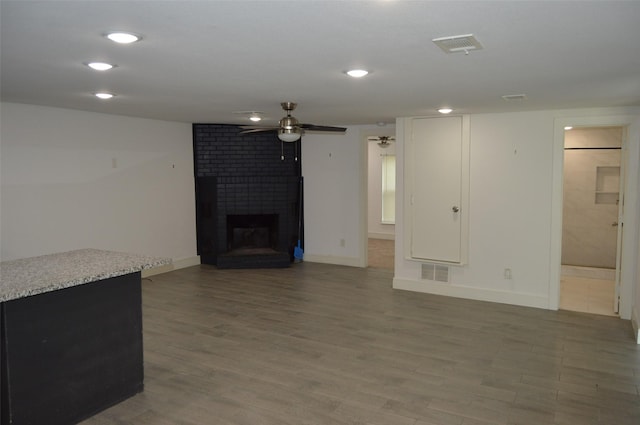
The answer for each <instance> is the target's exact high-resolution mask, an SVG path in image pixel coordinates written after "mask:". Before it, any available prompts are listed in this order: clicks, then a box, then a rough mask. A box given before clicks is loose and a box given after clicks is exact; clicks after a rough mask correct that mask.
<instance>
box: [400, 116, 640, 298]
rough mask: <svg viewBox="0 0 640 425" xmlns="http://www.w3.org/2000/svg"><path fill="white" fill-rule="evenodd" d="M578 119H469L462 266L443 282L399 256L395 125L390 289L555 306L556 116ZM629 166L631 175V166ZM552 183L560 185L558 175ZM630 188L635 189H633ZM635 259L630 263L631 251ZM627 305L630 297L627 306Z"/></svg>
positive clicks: (634, 235)
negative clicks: (507, 275) (466, 252)
mask: <svg viewBox="0 0 640 425" xmlns="http://www.w3.org/2000/svg"><path fill="white" fill-rule="evenodd" d="M614 112H615V111H614ZM585 113H586V112H585V111H581V110H578V111H563V112H562V113H559V112H555V111H538V112H522V113H502V114H478V115H472V116H471V117H470V140H471V153H470V210H469V214H470V215H469V229H470V230H469V261H468V264H467V265H464V266H451V267H450V283H440V282H433V281H428V280H422V279H421V276H420V272H421V263H419V262H416V261H411V260H407V259H406V258H405V257H406V255H405V253H404V252H403V246H404V245H405V244H404V237H405V236H404V230H405V229H404V225H405V223H404V222H403V217H404V203H403V201H402V199H403V197H404V196H405V193H404V190H403V186H404V176H403V172H404V158H403V155H404V149H403V142H402V138H403V136H404V135H403V134H401V133H402V132H403V129H402V125H401V124H402V123H401V122H399V123H397V124H396V128H397V132H398V142H397V146H396V149H397V158H398V160H397V161H398V163H397V165H398V174H399V175H398V192H397V194H396V195H397V197H398V202H397V203H396V258H395V264H396V269H395V277H394V283H393V284H394V287H395V288H399V289H408V290H414V291H419V292H429V293H438V294H443V295H451V296H459V297H464V298H472V299H481V300H488V301H495V302H505V303H511V304H518V305H526V306H534V307H542V308H552V309H554V308H557V299H558V293H557V292H558V284H559V273H556V272H557V271H559V267H560V247H559V241H560V240H561V236H558V235H556V234H555V233H554V232H556V233H557V232H558V230H561V227H559V228H556V222H557V220H555V219H554V214H555V215H556V216H557V213H555V212H554V211H555V210H556V209H557V205H558V204H557V201H558V199H557V193H558V189H559V190H560V192H559V193H560V198H559V200H560V208H561V201H562V199H561V190H562V189H561V187H560V188H557V187H555V186H556V185H558V183H557V182H558V180H557V178H556V177H557V176H556V174H557V173H558V169H557V167H556V160H557V158H556V157H557V156H558V155H557V153H555V132H556V127H555V125H556V117H557V116H558V115H564V116H571V115H572V114H575V115H581V114H585ZM609 113H611V112H609ZM618 113H628V111H624V110H620V111H618ZM634 113H635V114H637V111H635V112H634ZM639 142H640V140H635V141H633V143H636V144H638V143H639ZM559 155H560V156H561V155H562V151H561V150H560V154H559ZM630 166H631V167H632V168H634V169H635V173H636V174H634V175H635V176H637V168H638V160H637V159H635V160H634V163H633V164H630ZM560 171H561V166H560ZM636 179H637V177H636ZM559 181H560V185H561V181H562V180H561V176H560V180H559ZM634 187H635V190H637V185H634ZM634 202H635V201H634ZM560 222H561V209H560ZM625 226H626V224H625ZM633 229H634V230H633V231H632V234H631V238H632V239H635V240H636V241H637V239H638V231H637V229H636V228H633ZM556 251H557V252H556ZM634 255H636V257H637V251H634ZM556 262H557V263H558V264H555V263H556ZM630 266H631V267H635V266H634V265H633V264H631V265H630ZM505 268H510V269H511V271H512V279H505V278H504V269H505ZM633 270H634V271H635V268H634V269H633ZM633 275H634V276H635V275H636V273H633ZM556 279H557V281H556ZM631 284H632V285H635V286H636V287H637V286H638V285H640V282H638V281H637V280H636V281H635V282H633V281H632V282H631ZM635 298H636V299H637V298H638V297H637V296H635ZM632 299H634V298H633V297H629V300H627V302H631V300H632ZM637 302H638V301H636V305H638V304H637Z"/></svg>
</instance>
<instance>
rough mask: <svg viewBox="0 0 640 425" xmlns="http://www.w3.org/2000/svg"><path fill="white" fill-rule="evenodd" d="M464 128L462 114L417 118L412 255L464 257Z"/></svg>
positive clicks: (455, 259) (446, 258)
mask: <svg viewBox="0 0 640 425" xmlns="http://www.w3.org/2000/svg"><path fill="white" fill-rule="evenodd" d="M462 129H463V126H462V117H446V118H415V119H413V121H412V126H411V131H412V134H411V136H410V137H411V144H412V146H411V151H412V153H411V155H412V157H411V158H410V161H412V167H411V170H412V172H411V174H412V175H411V179H412V182H411V187H412V193H411V254H410V255H411V257H412V258H415V259H424V260H431V261H441V262H449V263H462V262H463V255H462V253H463V251H462V241H463V237H462V236H463V235H462V222H463V215H465V214H466V213H467V212H466V211H465V210H464V208H463V199H462V198H463V195H462V193H463V187H462V186H463V175H464V173H463V163H464V161H463V153H464V151H465V149H464V146H463V133H462ZM464 206H466V205H464Z"/></svg>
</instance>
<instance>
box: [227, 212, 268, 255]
mask: <svg viewBox="0 0 640 425" xmlns="http://www.w3.org/2000/svg"><path fill="white" fill-rule="evenodd" d="M277 246H278V214H230V215H228V216H227V253H228V254H229V255H246V254H271V253H275V252H276V248H277Z"/></svg>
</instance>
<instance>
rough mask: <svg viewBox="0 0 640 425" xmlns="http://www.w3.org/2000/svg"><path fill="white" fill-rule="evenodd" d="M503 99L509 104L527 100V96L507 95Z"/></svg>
mask: <svg viewBox="0 0 640 425" xmlns="http://www.w3.org/2000/svg"><path fill="white" fill-rule="evenodd" d="M502 99H503V100H505V101H507V102H519V101H522V100H526V99H527V95H525V94H505V95H504V96H502Z"/></svg>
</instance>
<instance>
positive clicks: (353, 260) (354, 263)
mask: <svg viewBox="0 0 640 425" xmlns="http://www.w3.org/2000/svg"><path fill="white" fill-rule="evenodd" d="M304 261H305V262H307V263H322V264H336V265H338V266H350V267H367V265H366V264H364V260H363V259H362V258H358V257H336V256H333V255H313V254H306V253H305V254H304Z"/></svg>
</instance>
